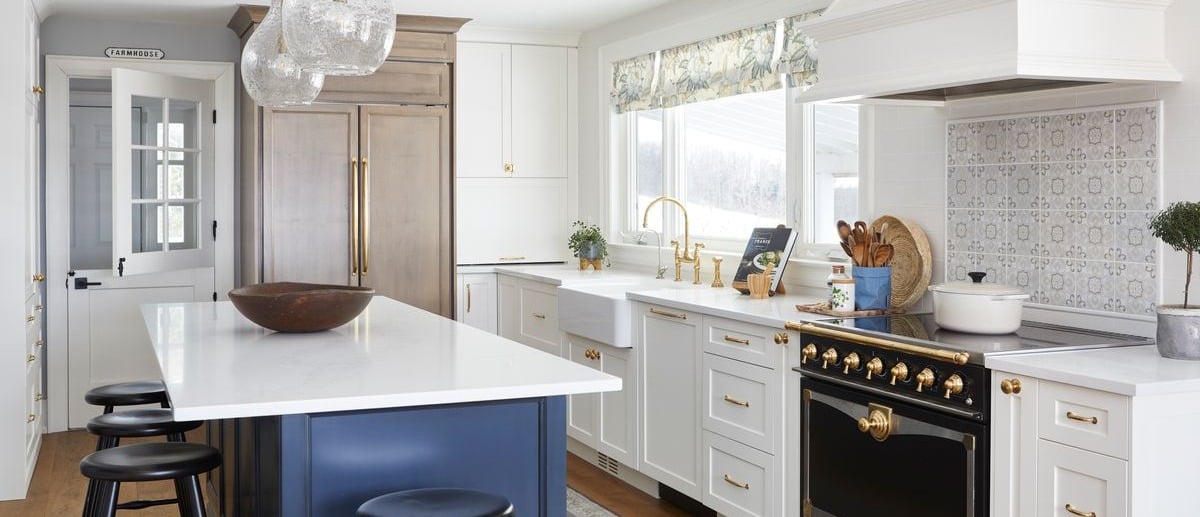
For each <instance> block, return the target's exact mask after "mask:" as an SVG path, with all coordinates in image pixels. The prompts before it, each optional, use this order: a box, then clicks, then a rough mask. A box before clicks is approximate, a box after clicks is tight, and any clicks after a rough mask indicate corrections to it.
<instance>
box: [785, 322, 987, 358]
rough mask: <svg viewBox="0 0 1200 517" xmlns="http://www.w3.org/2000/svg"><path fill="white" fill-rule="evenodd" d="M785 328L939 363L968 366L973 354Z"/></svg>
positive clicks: (806, 326)
mask: <svg viewBox="0 0 1200 517" xmlns="http://www.w3.org/2000/svg"><path fill="white" fill-rule="evenodd" d="M784 327H785V328H787V329H788V330H795V331H797V332H806V333H809V334H816V335H818V336H824V337H828V338H835V339H845V340H849V341H852V342H856V343H862V344H865V345H874V346H877V347H880V348H885V349H888V350H894V351H897V352H904V353H908V354H913V355H919V356H921V357H925V358H928V359H936V360H938V361H950V362H952V363H954V364H957V365H964V364H967V361H970V360H971V354H969V353H967V352H951V351H949V350H938V349H936V348H929V347H927V346H920V345H913V344H909V343H901V342H899V341H892V340H889V339H882V338H877V337H874V336H864V335H862V334H855V333H853V332H846V331H844V330H835V329H827V328H824V327H818V326H816V325H813V324H812V323H798V322H794V321H789V322H787V323H785V324H784Z"/></svg>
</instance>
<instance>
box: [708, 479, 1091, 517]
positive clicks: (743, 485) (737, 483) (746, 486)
mask: <svg viewBox="0 0 1200 517" xmlns="http://www.w3.org/2000/svg"><path fill="white" fill-rule="evenodd" d="M725 482H726V483H729V484H731V485H733V486H735V487H738V488H740V489H742V490H750V483H742V482H741V481H738V480H736V479H733V476H730V475H729V474H725ZM1093 517H1094V516H1093Z"/></svg>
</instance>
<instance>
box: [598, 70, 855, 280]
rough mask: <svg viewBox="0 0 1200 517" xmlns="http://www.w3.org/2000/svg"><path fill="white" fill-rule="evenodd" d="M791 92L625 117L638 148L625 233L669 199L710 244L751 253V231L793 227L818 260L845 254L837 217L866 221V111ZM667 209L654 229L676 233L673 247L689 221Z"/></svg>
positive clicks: (630, 161)
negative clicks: (862, 209) (797, 97)
mask: <svg viewBox="0 0 1200 517" xmlns="http://www.w3.org/2000/svg"><path fill="white" fill-rule="evenodd" d="M789 93H790V92H789V91H788V90H786V89H777V90H772V91H767V92H759V93H750V94H744V95H737V96H732V97H725V98H721V99H717V100H712V101H707V102H697V103H693V104H684V105H682V106H678V107H674V108H668V109H658V110H645V111H634V112H628V113H624V114H621V115H615V117H617V120H618V127H620V128H621V131H624V132H625V134H624V136H625V138H626V140H624V141H625V142H627V143H628V144H627V145H625V146H621V147H620V149H628V151H627V152H626V154H627V156H624V157H622V161H623V163H625V164H626V167H625V168H624V170H625V171H627V175H626V177H625V183H624V184H625V185H627V186H628V196H627V197H626V199H624V200H623V201H622V204H623V206H624V210H623V212H624V213H625V214H626V216H625V218H624V221H623V222H624V229H625V230H626V231H629V232H638V231H640V230H641V227H642V220H643V214H644V213H645V209H646V205H647V204H648V203H649V202H650V201H651V200H653V199H654V198H656V197H658V196H664V195H665V196H672V197H675V198H678V199H679V200H680V201H682V202H683V203H684V204H685V205H686V206H687V209H688V219H689V220H688V223H689V226H690V228H689V231H690V236H691V237H692V239H693V240H699V241H702V242H704V243H705V244H706V245H707V246H708V247H709V248H714V249H718V250H726V251H735V252H736V251H741V249H742V248H743V247H744V246H745V239H746V236H747V235H749V233H750V229H751V228H755V227H762V226H775V225H779V224H785V225H788V226H791V227H793V228H796V229H797V230H799V231H800V235H801V238H802V241H803V242H805V243H807V246H801V248H807V249H808V254H810V255H814V256H823V255H825V252H826V251H828V250H829V249H834V250H836V249H837V248H836V246H832V245H833V244H835V243H836V242H837V231H836V221H837V220H838V219H845V220H847V221H854V220H856V219H858V218H859V215H858V214H859V183H858V178H859V154H858V150H859V142H858V139H859V108H858V106H853V105H837V104H812V105H804V104H797V103H795V102H792V101H791V98H790V95H789ZM662 206H663V205H662V204H658V205H656V206H655V207H653V208H652V209H651V212H650V213H649V214H648V216H647V218H646V219H647V221H648V222H649V228H651V229H654V230H659V229H663V228H666V230H665V233H666V235H664V242H666V240H669V239H671V238H677V237H682V235H683V223H684V221H683V217H682V215H681V214H680V213H679V212H678V211H677V210H675V209H670V208H669V209H667V211H666V212H665V213H664V212H663V211H662V208H661V207H662ZM838 252H839V253H840V250H838ZM797 255H799V252H797Z"/></svg>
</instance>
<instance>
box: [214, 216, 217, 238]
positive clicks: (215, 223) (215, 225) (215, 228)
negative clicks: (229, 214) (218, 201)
mask: <svg viewBox="0 0 1200 517" xmlns="http://www.w3.org/2000/svg"><path fill="white" fill-rule="evenodd" d="M213 240H214V241H215V240H217V220H216V219H213Z"/></svg>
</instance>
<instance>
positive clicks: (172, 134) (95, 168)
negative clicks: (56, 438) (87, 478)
mask: <svg viewBox="0 0 1200 517" xmlns="http://www.w3.org/2000/svg"><path fill="white" fill-rule="evenodd" d="M111 86H112V93H111V95H106V94H102V93H99V94H98V93H95V92H92V93H90V94H80V95H79V96H78V97H79V98H80V99H82V101H78V102H77V100H76V98H75V97H74V96H73V98H72V107H71V109H70V127H71V130H70V143H69V145H70V167H69V170H70V180H69V182H68V183H69V185H68V186H69V189H70V200H71V201H70V210H71V215H70V218H69V219H70V237H71V238H70V242H71V245H70V267H71V272H70V273H68V274H69V275H70V277H69V278H68V279H67V290H68V296H67V305H68V308H67V316H68V320H69V323H68V336H67V337H68V355H69V361H68V377H69V381H68V395H69V402H68V415H67V420H68V422H67V425H68V427H83V426H84V425H86V424H87V420H88V419H89V418H91V417H92V416H94V415H96V414H98V413H99V412H100V408H98V407H94V406H90V405H88V404H86V403H85V402H84V401H83V395H84V393H86V391H87V390H88V389H91V388H93V387H95V386H100V385H104V384H110V383H114V382H123V381H130V380H138V379H156V378H161V373H160V372H159V369H158V365H157V361H156V360H155V358H154V352H153V350H152V349H151V347H150V343H149V339H148V337H147V335H146V331H145V324H144V323H143V322H142V316H141V311H140V306H141V305H142V304H145V303H162V302H179V301H203V300H211V299H212V297H213V295H214V293H215V291H216V289H215V283H216V278H215V268H214V265H215V260H216V259H215V253H214V252H215V242H214V240H213V238H212V233H211V232H210V231H205V228H206V226H207V224H206V223H208V224H211V223H210V222H211V221H212V220H214V197H215V196H214V193H215V187H214V185H215V181H214V174H213V163H214V160H213V157H212V154H213V141H214V138H213V137H214V130H213V125H212V123H211V122H210V119H209V118H208V117H205V116H203V114H204V113H208V112H210V111H211V109H212V103H213V97H214V92H215V83H214V82H213V81H206V80H196V79H184V78H179V77H172V76H167V75H162V74H154V73H148V72H139V71H133V70H123V69H113V77H112V83H111ZM92 89H95V85H94V84H93V85H92ZM100 101H104V102H100ZM121 258H124V259H125V260H124V261H121V260H119V259H121Z"/></svg>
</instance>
